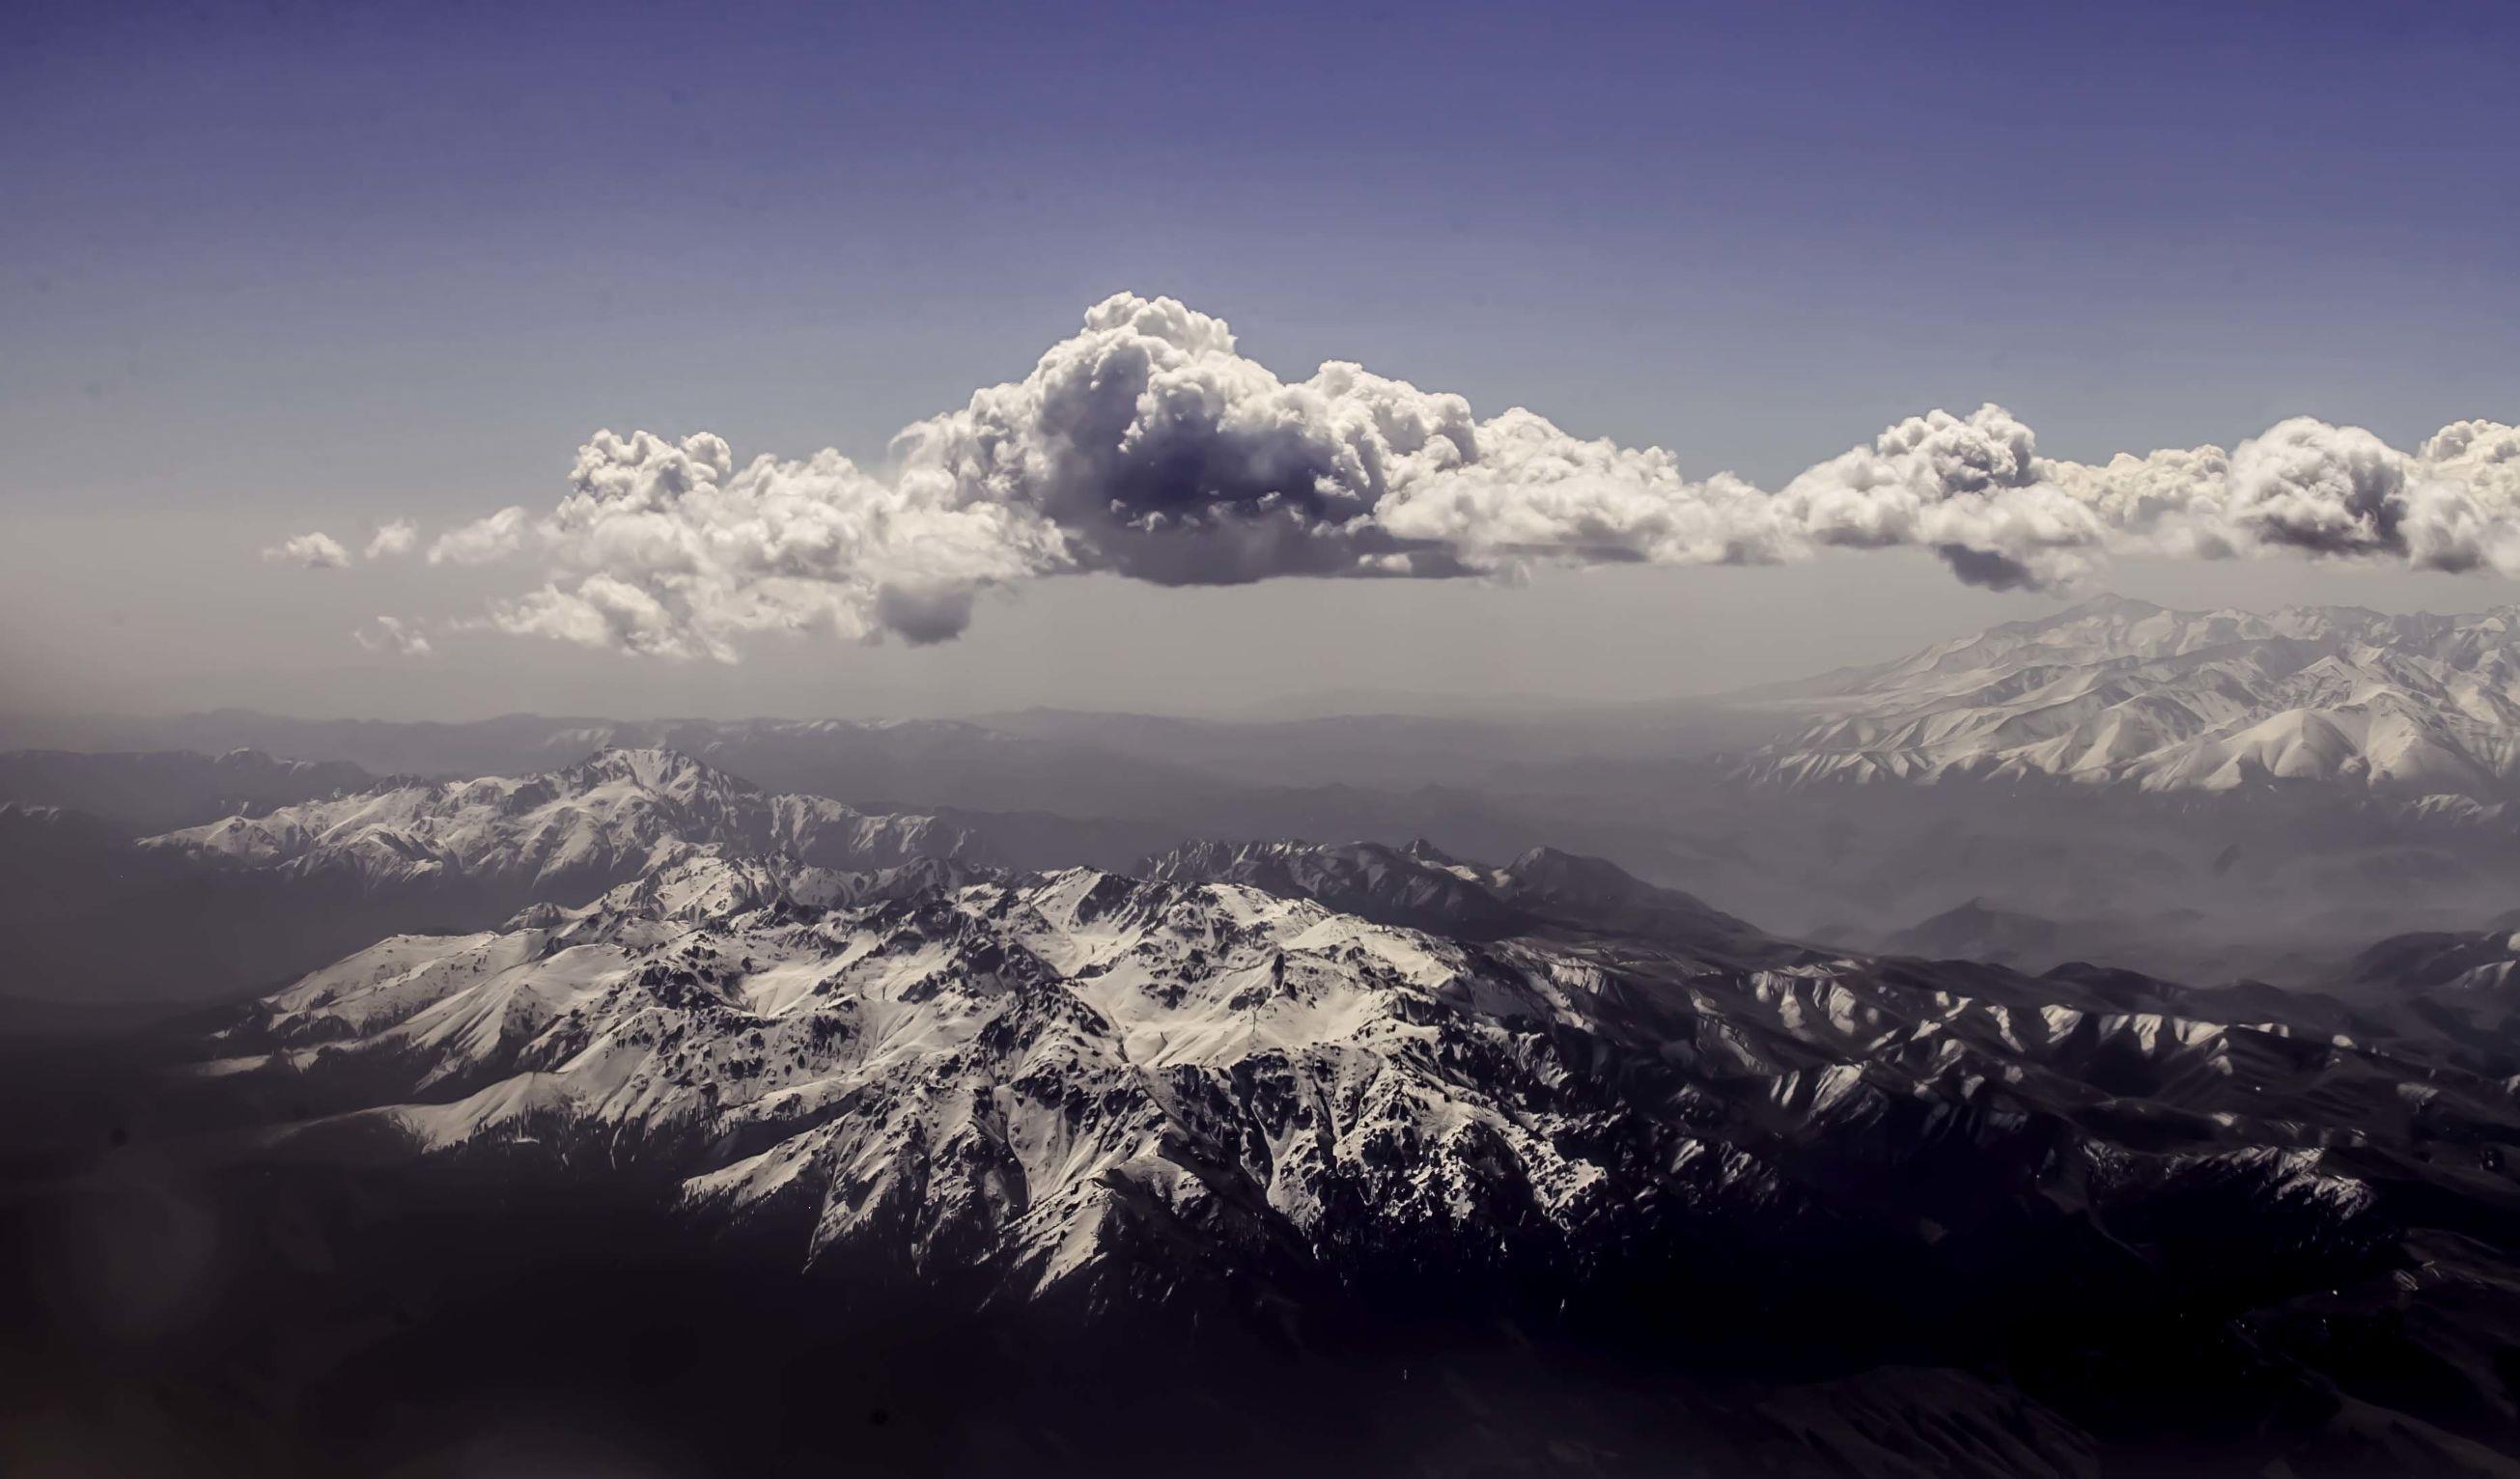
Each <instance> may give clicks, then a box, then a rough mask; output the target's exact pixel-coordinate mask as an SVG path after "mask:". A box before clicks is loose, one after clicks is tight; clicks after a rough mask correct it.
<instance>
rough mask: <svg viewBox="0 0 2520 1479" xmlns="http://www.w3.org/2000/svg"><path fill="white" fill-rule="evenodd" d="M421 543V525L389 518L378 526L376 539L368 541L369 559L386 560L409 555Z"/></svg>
mask: <svg viewBox="0 0 2520 1479" xmlns="http://www.w3.org/2000/svg"><path fill="white" fill-rule="evenodd" d="M419 542H420V525H418V524H416V523H413V522H412V521H411V520H410V519H408V518H389V519H387V520H385V521H384V522H383V523H381V524H379V525H377V532H376V537H375V538H373V539H371V540H369V541H368V558H369V559H370V560H385V559H390V558H391V557H393V556H397V555H408V554H410V553H411V547H412V546H413V545H415V544H418V543H419Z"/></svg>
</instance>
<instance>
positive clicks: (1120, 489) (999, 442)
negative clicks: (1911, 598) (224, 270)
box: [428, 293, 2520, 660]
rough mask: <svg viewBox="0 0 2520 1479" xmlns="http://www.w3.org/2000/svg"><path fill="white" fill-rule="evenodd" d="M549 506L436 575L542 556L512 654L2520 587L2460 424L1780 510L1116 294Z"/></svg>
mask: <svg viewBox="0 0 2520 1479" xmlns="http://www.w3.org/2000/svg"><path fill="white" fill-rule="evenodd" d="M569 482H570V490H569V493H568V495H567V496H566V497H565V498H563V499H562V501H561V502H560V503H559V504H558V505H557V506H556V507H555V508H553V509H552V510H551V511H550V512H549V513H548V514H545V515H540V516H536V515H530V514H528V513H527V512H526V511H525V510H523V509H521V508H511V509H504V510H501V511H500V512H499V513H497V514H494V515H490V516H489V517H487V518H484V519H481V520H478V521H477V522H474V523H472V524H468V525H465V526H463V527H461V528H458V529H456V530H453V531H451V532H449V533H448V534H446V535H444V536H443V537H441V538H440V539H438V540H437V541H436V543H434V544H433V545H431V546H430V547H429V550H428V560H430V562H432V563H449V562H452V563H462V564H478V563H487V562H490V561H493V560H504V559H509V558H512V557H515V556H517V555H520V554H523V553H525V552H526V551H528V550H529V549H530V550H533V551H536V552H539V553H541V554H543V555H545V556H547V557H548V559H549V561H550V564H551V569H550V571H549V573H548V575H547V576H546V578H545V581H544V583H543V584H542V585H541V586H540V587H539V588H538V589H535V590H532V591H530V592H529V593H527V594H525V595H522V596H519V597H516V598H513V599H510V600H506V601H502V602H499V603H497V604H495V605H493V606H492V608H491V610H490V612H489V615H488V618H487V619H488V620H489V622H490V623H491V624H492V625H494V626H497V627H499V628H502V629H504V630H507V631H510V632H516V633H520V634H527V635H535V636H544V637H552V638H557V639H560V640H563V641H568V642H574V643H581V644H584V645H587V646H591V647H605V648H613V649H618V650H625V651H632V652H641V653H649V654H654V655H661V656H674V657H708V658H716V659H723V660H733V659H734V658H735V657H736V656H738V655H739V653H740V650H741V645H742V641H743V640H744V639H745V638H746V637H747V636H749V635H751V634H755V633H761V632H772V631H789V632H826V633H831V634H834V635H837V636H840V637H844V638H853V639H861V640H874V639H877V638H880V637H883V636H886V635H891V636H897V637H900V638H902V639H904V640H907V641H910V642H913V643H928V642H942V641H947V640H950V639H952V638H953V637H955V636H957V635H959V634H960V633H961V632H962V631H963V629H964V628H965V627H966V626H967V624H968V623H969V621H970V619H971V616H972V611H973V607H974V603H975V598H976V597H977V596H978V595H979V594H980V593H981V592H984V591H986V590H989V589H991V588H993V587H1002V586H1009V585H1013V584H1016V583H1019V582H1022V581H1025V580H1030V579H1037V578H1042V577H1047V576H1055V575H1067V574H1081V573H1095V572H1100V573H1107V574H1115V575H1121V576H1125V577H1128V578H1131V579H1137V580H1145V581H1151V582H1155V583H1158V584H1164V585H1225V584H1238V583H1241V582H1247V581H1255V580H1265V579H1271V578H1275V577H1280V576H1287V575H1312V576H1351V577H1367V578H1448V577H1460V576H1482V575H1484V576H1513V575H1518V574H1520V573H1522V572H1523V571H1525V570H1527V569H1529V568H1531V567H1533V566H1535V565H1542V564H1597V563H1609V562H1647V563H1654V564H1666V565H1688V564H1748V563H1770V562H1775V561H1780V560H1798V559H1803V558H1806V557H1808V556H1810V555H1812V554H1814V553H1815V552H1817V551H1820V550H1823V549H1830V548H1846V549H1894V548H1906V549H1916V550H1923V551H1928V552H1931V553H1933V554H1935V555H1937V556H1938V557H1940V558H1941V559H1942V560H1944V561H1945V563H1946V564H1948V565H1949V567H1950V568H1951V570H1952V572H1953V573H1954V574H1955V575H1956V576H1957V577H1958V579H1960V580H1962V581H1966V582H1968V583H1971V584H1975V585H1981V586H1989V587H1994V588H1999V589H2057V588H2064V587H2070V586H2072V585H2074V584H2076V583H2077V582H2080V581H2082V580H2084V579H2086V578H2087V577H2088V576H2090V575H2091V574H2092V573H2093V571H2094V570H2096V569H2098V568H2099V567H2100V566H2102V565H2103V564H2104V563H2105V561H2106V560H2108V558H2109V557H2110V556H2112V555H2114V554H2128V553H2132V554H2140V555H2151V556H2164V557H2172V558H2181V559H2231V558H2241V557H2254V556H2268V555H2287V554H2288V555H2303V556H2316V557H2327V558H2338V559H2355V560H2388V561H2393V562H2397V563H2401V564H2407V565H2413V566H2416V567H2421V568H2430V569H2444V570H2461V569H2495V570H2500V571H2503V572H2505V573H2512V572H2515V571H2520V537H2516V536H2515V532H2514V530H2515V526H2520V434H2515V433H2514V431H2513V430H2512V428H2511V427H2509V426H2502V425H2500V424H2498V423H2490V422H2463V423H2460V424H2458V425H2456V426H2450V427H2446V428H2444V429H2443V431H2442V432H2441V433H2440V434H2439V435H2437V436H2435V437H2434V438H2432V439H2431V440H2430V441H2428V442H2427V443H2425V445H2424V446H2423V448H2421V449H2419V450H2418V451H2416V452H2413V453H2405V452H2400V451H2397V450H2395V449H2393V448H2391V447H2389V446H2388V445H2387V444H2386V443H2384V442H2382V441H2381V440H2380V439H2379V438H2377V437H2375V436H2373V435H2372V434H2371V433H2369V432H2367V431H2363V430H2360V429H2358V428H2354V427H2343V426H2328V425H2326V424H2324V423H2320V422H2316V421H2308V420H2300V421H2289V422H2285V423H2282V424H2281V425H2278V426H2274V427H2272V428H2270V429H2269V430H2267V431H2266V432H2264V433H2263V434H2261V435H2259V436H2256V437H2253V438H2251V439H2249V440H2247V441H2243V442H2241V443H2239V444H2238V445H2237V446H2236V447H2234V448H2233V449H2231V450H2230V451H2229V452H2228V453H2227V452H2226V451H2224V450H2223V449H2222V448H2219V447H2200V448H2194V449H2185V450H2171V451H2159V452H2152V453H2148V454H2145V455H2142V456H2134V455H2123V456H2120V457H2117V458H2115V459H2113V460H2112V461H2110V462H2108V463H2105V464H2100V465H2085V464H2078V463H2071V462H2062V461H2056V460H2051V459H2048V458H2045V457H2042V456H2041V455H2040V453H2039V450H2038V444H2037V438H2036V437H2035V435H2034V434H2033V433H2032V431H2031V428H2030V427H2029V426H2025V425H2023V424H2022V423H2021V422H2020V421H2019V420H2017V419H2016V418H2014V417H2013V416H2012V415H2010V414H2009V413H2008V412H2006V411H2004V410H2003V408H2001V407H1999V406H1993V405H1988V406H1982V407H1980V408H1978V409H1977V410H1975V411H1972V412H1969V413H1967V414H1966V415H1955V414H1953V413H1950V412H1946V411H1935V412H1932V413H1929V414H1927V415H1924V416H1918V417H1914V418H1912V419H1910V420H1908V421H1904V422H1901V423H1900V424H1899V425H1897V426H1891V427H1889V428H1888V429H1886V430H1884V431H1883V432H1882V433H1881V434H1880V435H1879V436H1878V437H1876V438H1875V439H1874V440H1873V441H1872V442H1871V443H1870V444H1869V445H1867V446H1861V447H1857V448H1855V449H1853V450H1851V451H1848V452H1846V453H1843V454H1841V455H1839V456H1837V457H1834V458H1831V459H1829V460H1827V461H1825V462H1823V463H1820V464H1819V465H1817V466H1815V467H1813V468H1811V469H1810V470H1808V471H1805V472H1803V473H1802V474H1801V475H1799V476H1797V477H1795V478H1793V479H1791V480H1790V481H1789V482H1787V483H1786V484H1785V485H1784V486H1783V487H1782V488H1779V489H1777V490H1775V491H1769V490H1765V489H1762V488H1759V487H1756V486H1754V485H1752V484H1751V483H1749V482H1747V481H1745V480H1743V479H1741V478H1738V477H1735V476H1733V475H1731V474H1729V473H1722V472H1718V473H1714V474H1712V475H1708V476H1704V477H1692V476H1690V475H1688V474H1687V473H1686V472H1684V471H1683V470H1682V467H1681V465H1680V462H1679V460H1678V459H1677V458H1676V457H1674V455H1673V454H1671V453H1670V452H1667V451H1665V450H1663V449H1660V448H1655V447H1644V448H1637V447H1626V446H1621V445H1618V444H1616V443H1613V442H1609V441H1602V440H1590V439H1586V438H1583V437H1578V436H1575V435H1572V434H1570V433H1568V432H1566V431H1564V430H1562V429H1560V428H1559V427H1558V426H1555V425H1554V424H1553V423H1551V422H1550V421H1549V420H1547V419H1546V418H1544V417H1542V416H1539V415H1537V414H1535V413H1533V412H1531V411H1528V410H1523V409H1520V408H1514V409H1509V410H1507V411H1505V412H1503V413H1502V414H1500V415H1497V416H1494V417H1491V418H1488V419H1485V420H1482V419H1480V418H1479V417H1478V416H1477V415H1476V414H1475V413H1474V412H1473V411H1472V410H1471V408H1470V406H1469V403H1468V402H1467V401H1465V400H1463V398H1462V397H1460V396H1458V395H1451V394H1446V393H1442V392H1436V391H1427V390H1421V389H1418V387H1417V386H1415V385H1412V384H1409V383H1407V382H1406V381H1396V380H1391V379H1388V378H1386V377H1383V376H1378V375H1375V374H1373V373H1372V372H1371V371H1368V370H1366V369H1365V368H1363V367H1362V366H1359V365H1353V364H1347V363H1342V362H1332V363H1328V364H1325V365H1323V366H1321V367H1320V368H1319V369H1318V370H1317V371H1315V372H1314V373H1313V375H1312V376H1311V377H1310V378H1308V379H1305V380H1301V381H1283V380H1281V379H1280V378H1279V377H1278V376H1277V375H1276V374H1274V373H1273V372H1272V371H1270V370H1269V369H1268V368H1267V367H1265V366H1263V365H1261V364H1259V363H1258V362H1257V361H1255V360H1252V359H1249V358H1247V357H1245V356H1243V355H1242V354H1241V353H1239V352H1238V349H1237V347H1236V343H1235V338H1234V335H1233V333H1232V331H1231V330H1229V329H1228V328H1227V326H1226V325H1225V323H1224V322H1223V321H1221V320H1219V319H1216V318H1212V317H1209V316H1208V315H1206V314H1202V313H1198V312H1195V311H1193V310H1192V309H1191V308H1189V307H1187V306H1185V305H1183V304H1181V303H1179V302H1176V301H1174V300H1172V299H1170V298H1143V297H1138V296H1135V295H1132V294H1127V293H1123V294H1119V295H1116V296H1114V297H1111V298H1109V299H1107V300H1105V301H1103V302H1102V303H1100V304H1098V305H1096V306H1095V307H1094V308H1093V309H1092V310H1091V311H1090V312H1089V313H1087V315H1086V317H1085V323H1084V327H1083V329H1082V330H1081V331H1080V332H1079V333H1077V334H1076V335H1074V336H1071V337H1069V338H1067V339H1065V340H1062V341H1061V342H1059V343H1057V344H1055V345H1053V346H1052V347H1051V349H1050V350H1049V351H1048V352H1047V353H1046V354H1044V355H1043V356H1042V357H1041V359H1040V361H1039V363H1037V364H1036V365H1035V366H1034V367H1033V369H1032V371H1031V373H1030V374H1028V375H1027V376H1025V377H1024V378H1023V379H1021V380H1019V381H1010V382H1008V383H1005V384H1000V385H994V386H990V387H988V388H985V389H982V390H980V391H977V392H976V393H974V394H973V395H972V396H971V398H970V400H969V402H968V403H967V404H966V405H965V406H963V407H961V408H960V409H957V410H954V411H949V412H946V413H944V414H942V415H939V416H935V417H931V418H929V419H928V420H926V421H922V422H920V423H918V424H916V425H914V426H910V427H908V428H906V429H904V430H903V431H902V432H901V433H900V434H899V435H898V436H897V437H895V438H894V441H893V444H892V448H891V452H890V456H889V457H888V458H887V459H886V461H885V463H884V465H883V466H881V467H874V468H870V467H861V466H859V465H858V464H856V463H854V462H852V461H851V460H849V459H848V458H846V457H843V456H841V455H840V454H839V453H837V452H832V451H825V452H820V453H816V454H815V455H813V456H811V457H808V458H804V459H801V460H793V461H788V460H780V459H776V458H771V457H758V458H754V459H752V460H751V461H748V462H740V461H739V460H738V459H737V458H736V456H735V453H734V450H733V449H732V448H730V447H729V446H728V445H727V443H726V442H725V441H724V440H723V439H721V438H719V437H717V436H714V435H710V434H707V433H699V434H697V435H690V436H684V437H681V438H668V437H662V436H657V435H654V434H652V433H650V432H646V431H638V432H633V433H631V434H630V435H627V436H624V435H619V434H616V433H614V432H610V431H603V432H599V433H597V434H596V436H595V437H594V438H593V439H591V440H590V441H588V442H587V444H586V445H585V446H584V447H582V448H581V449H580V450H579V453H578V458H577V463H576V466H575V468H574V469H573V470H572V471H571V474H570V479H569Z"/></svg>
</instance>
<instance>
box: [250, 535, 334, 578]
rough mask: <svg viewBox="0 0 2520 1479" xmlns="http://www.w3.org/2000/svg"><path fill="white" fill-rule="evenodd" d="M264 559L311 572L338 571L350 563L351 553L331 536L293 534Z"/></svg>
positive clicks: (267, 552) (264, 552) (267, 553)
mask: <svg viewBox="0 0 2520 1479" xmlns="http://www.w3.org/2000/svg"><path fill="white" fill-rule="evenodd" d="M262 558H263V559H265V560H271V561H273V562H275V563H279V564H293V565H303V566H305V567H306V568H307V569H310V570H338V569H341V568H343V567H345V566H347V565H348V564H349V562H350V552H349V551H347V550H345V549H342V548H341V542H340V541H339V540H337V539H335V538H334V537H333V536H332V535H330V534H321V533H308V534H293V535H291V536H290V537H289V538H287V539H284V540H282V541H281V542H280V543H278V544H276V545H273V546H272V547H271V548H270V549H267V550H265V551H263V552H262Z"/></svg>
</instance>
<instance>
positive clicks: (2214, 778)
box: [1749, 597, 2520, 799]
mask: <svg viewBox="0 0 2520 1479" xmlns="http://www.w3.org/2000/svg"><path fill="white" fill-rule="evenodd" d="M1749 696H1750V697H1751V698H1752V699H1754V700H1755V701H1756V702H1758V703H1760V704H1763V705H1769V706H1777V707H1783V708H1788V709H1800V710H1805V711H1809V712H1811V713H1814V714H1816V715H1817V716H1818V717H1817V718H1815V719H1814V720H1813V721H1812V722H1811V723H1810V724H1809V726H1808V727H1807V728H1805V729H1804V730H1803V731H1802V732H1801V733H1800V734H1799V735H1797V736H1795V737H1794V738H1792V739H1784V740H1780V741H1778V742H1776V743H1774V744H1771V745H1770V746H1768V747H1767V748H1765V749H1763V750H1761V751H1760V752H1759V753H1758V754H1757V756H1756V757H1755V758H1754V759H1753V761H1752V762H1751V765H1750V767H1749V774H1750V775H1751V776H1752V777H1753V778H1754V779H1757V780H1761V781H1766V782H1772V783H1778V784H1807V783H1812V782H1822V781H1832V782H1839V781H1843V782H1879V781H1902V782H1933V781H1940V780H1946V779H1954V778H1969V779H1982V780H2000V781H2021V780H2032V779H2054V780H2060V781H2066V782H2073V783H2078V784H2124V785H2133V786H2138V787H2140V788H2143V789H2146V790H2165V791H2176V790H2204V791H2221V790H2230V789H2235V788H2239V787H2244V786H2251V785H2258V784H2266V783H2269V782H2295V783H2306V784H2319V785H2327V786H2342V787H2352V788H2357V789H2362V788H2372V789H2379V790H2384V791H2389V792H2393V793H2401V794H2405V795H2408V796H2418V795H2431V794H2441V795H2460V796H2471V797H2479V798H2487V799H2491V798H2495V797H2500V796H2504V795H2507V794H2508V793H2509V792H2510V791H2511V789H2512V787H2513V785H2514V784H2515V782H2520V608H2512V607H2505V608H2500V609H2497V610H2492V611H2486V612H2482V613H2478V614H2475V615H2466V616H2433V615H2407V616H2389V615H2383V614H2381V613H2379V612H2377V611H2369V610H2363V609H2362V608H2360V607H2354V606H2326V607H2300V606H2289V607H2285V608H2283V609H2281V610H2277V611H2273V612H2270V613H2266V614H2263V615H2262V614H2259V613H2255V612H2248V611H2236V610H2223V611H2173V610H2168V609H2165V608H2163V607H2160V606H2155V605H2149V604H2146V603H2143V602H2136V601H2127V600H2123V599H2119V598H2114V597H2111V598H2104V599H2102V600H2099V601H2094V602H2091V603H2087V604H2085V605H2079V606H2075V607H2073V608H2071V609H2069V610H2066V611H2062V612H2060V613H2058V614H2057V615H2054V616H2051V617H2048V618H2047V619H2045V620H2041V621H2029V622H2011V623H2006V624H2004V625H2002V626H1997V627H1993V628H1990V629H1988V630H1987V631H1985V632H1982V633H1979V634H1977V635H1976V636H1973V637H1967V638H1962V639H1959V640H1958V641H1955V642H1949V643H1945V644H1942V645H1941V646H1938V647H1934V648H1928V649H1926V650H1923V651H1921V652H1918V653H1915V654H1914V655H1913V656H1910V657H1907V658H1904V659H1901V660H1899V661H1896V662H1891V663H1885V664H1883V665H1881V666H1879V667H1874V668H1865V669H1854V670H1848V671H1844V672H1840V673H1834V674H1830V675H1828V676H1827V677H1825V678H1822V679H1816V680H1813V681H1812V682H1810V683H1808V684H1801V685H1794V686H1790V687H1787V688H1783V689H1775V690H1767V691H1763V692H1762V693H1761V694H1758V695H1749Z"/></svg>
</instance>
